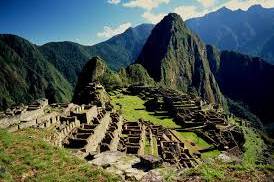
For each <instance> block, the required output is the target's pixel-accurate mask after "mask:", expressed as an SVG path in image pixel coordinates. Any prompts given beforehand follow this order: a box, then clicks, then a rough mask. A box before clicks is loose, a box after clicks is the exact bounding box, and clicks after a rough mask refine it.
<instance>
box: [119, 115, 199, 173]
mask: <svg viewBox="0 0 274 182" xmlns="http://www.w3.org/2000/svg"><path fill="white" fill-rule="evenodd" d="M145 145H148V151H147V150H146V149H145V148H146V147H147V146H145ZM118 150H119V151H122V152H126V153H127V154H136V155H139V156H141V161H142V162H143V163H144V164H145V165H147V166H148V168H156V167H157V166H159V165H160V164H161V163H163V162H164V163H168V164H169V165H174V166H177V167H178V168H190V167H194V166H196V165H197V164H198V161H199V159H198V158H197V156H193V155H192V154H190V152H189V150H188V149H187V148H186V147H185V145H184V143H183V142H182V141H181V140H180V139H179V138H178V137H177V136H176V135H175V134H174V133H173V132H172V130H169V129H167V128H164V127H162V126H157V125H154V124H152V123H150V122H148V121H143V120H139V121H136V122H125V123H124V125H123V130H122V137H121V139H120V144H119V148H118Z"/></svg>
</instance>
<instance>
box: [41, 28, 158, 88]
mask: <svg viewBox="0 0 274 182" xmlns="http://www.w3.org/2000/svg"><path fill="white" fill-rule="evenodd" d="M152 28H153V25H151V24H142V25H139V26H137V27H135V28H129V29H128V30H126V31H125V32H124V33H122V34H120V35H116V36H114V37H112V38H111V39H109V40H107V41H105V42H102V43H99V44H96V45H93V46H82V45H79V44H76V43H73V42H52V43H47V44H45V45H43V46H41V47H39V50H40V51H41V52H42V54H43V55H44V56H45V57H46V58H47V60H49V61H50V62H51V63H52V64H53V65H55V67H56V68H57V69H58V70H59V71H60V72H61V73H62V74H63V75H64V76H65V78H66V79H67V80H69V82H70V83H71V84H72V85H73V86H75V84H76V81H77V77H78V74H79V73H80V71H81V69H82V67H83V66H84V65H85V64H86V63H87V61H88V60H89V59H91V58H92V57H95V56H100V57H101V58H103V59H104V60H105V61H106V63H107V65H108V66H109V68H110V69H112V70H116V71H117V70H119V69H120V68H121V67H126V66H128V65H130V64H131V63H133V62H134V60H135V59H136V58H137V56H138V55H139V53H140V51H141V49H142V47H143V45H144V44H145V41H146V40H147V37H148V36H149V34H150V32H151V30H152Z"/></svg>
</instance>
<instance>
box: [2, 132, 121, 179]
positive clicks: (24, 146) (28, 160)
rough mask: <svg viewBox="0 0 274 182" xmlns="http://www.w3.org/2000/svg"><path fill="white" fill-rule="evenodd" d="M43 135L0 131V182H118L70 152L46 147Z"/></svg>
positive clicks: (44, 133)
mask: <svg viewBox="0 0 274 182" xmlns="http://www.w3.org/2000/svg"><path fill="white" fill-rule="evenodd" d="M46 135H48V134H47V133H46V132H45V131H41V130H35V129H26V130H22V131H18V132H16V133H8V132H7V131H5V130H0V181H2V180H3V181H25V180H26V181H119V179H118V178H117V177H115V176H113V175H111V174H107V173H105V172H103V171H102V170H101V169H97V168H95V167H93V166H90V165H89V164H88V163H87V162H85V161H84V160H81V159H79V158H77V157H75V156H73V155H72V154H71V153H70V152H68V151H67V150H65V149H61V148H59V147H54V146H51V145H49V144H48V143H47V142H46V141H44V140H43V139H42V138H44V137H45V136H46Z"/></svg>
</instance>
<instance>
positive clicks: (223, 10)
mask: <svg viewBox="0 0 274 182" xmlns="http://www.w3.org/2000/svg"><path fill="white" fill-rule="evenodd" d="M216 12H218V13H229V12H232V10H231V9H229V8H227V7H225V6H224V7H222V8H220V9H219V10H217V11H216Z"/></svg>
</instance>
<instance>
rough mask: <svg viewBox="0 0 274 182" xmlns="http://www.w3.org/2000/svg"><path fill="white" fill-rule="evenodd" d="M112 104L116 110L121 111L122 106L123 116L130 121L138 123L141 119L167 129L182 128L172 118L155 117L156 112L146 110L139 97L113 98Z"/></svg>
mask: <svg viewBox="0 0 274 182" xmlns="http://www.w3.org/2000/svg"><path fill="white" fill-rule="evenodd" d="M111 98H112V103H113V105H114V106H115V109H117V110H119V109H120V106H119V105H117V104H120V105H121V106H122V114H123V116H124V117H125V119H127V120H129V121H137V120H138V119H140V118H143V119H144V120H147V121H150V122H152V123H154V124H156V125H162V126H164V127H166V128H179V127H180V126H179V125H177V124H175V122H174V121H173V120H172V118H168V117H164V118H163V117H162V116H155V115H154V112H148V111H146V110H145V106H144V103H145V101H143V100H142V99H141V98H139V97H138V96H129V95H122V96H118V97H117V96H112V97H111Z"/></svg>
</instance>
